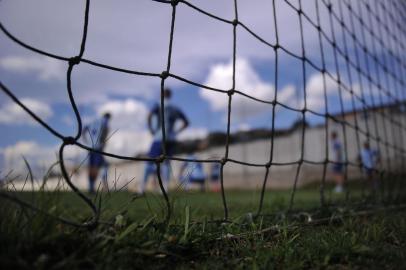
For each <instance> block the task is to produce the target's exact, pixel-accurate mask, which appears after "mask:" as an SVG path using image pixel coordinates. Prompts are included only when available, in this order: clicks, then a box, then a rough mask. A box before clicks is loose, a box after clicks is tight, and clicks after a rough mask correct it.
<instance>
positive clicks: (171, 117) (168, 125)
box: [150, 101, 187, 141]
mask: <svg viewBox="0 0 406 270" xmlns="http://www.w3.org/2000/svg"><path fill="white" fill-rule="evenodd" d="M160 108H161V107H160V106H159V105H158V104H157V105H155V106H154V107H153V108H152V110H151V115H152V118H153V120H154V121H155V124H154V126H150V129H151V130H152V132H153V134H154V136H155V139H156V140H161V139H162V131H161V128H162V121H161V109H160ZM164 116H165V133H166V139H167V140H169V141H171V140H175V137H176V130H175V125H176V122H177V121H178V120H181V121H184V122H187V118H186V116H185V115H184V114H183V112H182V111H181V110H180V109H179V108H178V107H176V106H174V105H171V104H170V103H169V102H168V101H166V102H165V109H164Z"/></svg>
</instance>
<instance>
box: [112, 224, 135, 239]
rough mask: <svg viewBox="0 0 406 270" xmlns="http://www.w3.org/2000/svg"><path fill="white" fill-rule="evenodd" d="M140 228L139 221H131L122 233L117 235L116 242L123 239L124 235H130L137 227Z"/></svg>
mask: <svg viewBox="0 0 406 270" xmlns="http://www.w3.org/2000/svg"><path fill="white" fill-rule="evenodd" d="M137 228H138V223H137V222H133V223H131V224H130V225H129V226H128V227H127V228H126V229H125V230H124V231H123V232H122V233H120V234H119V235H118V236H117V237H116V242H119V241H121V240H122V239H123V238H124V237H126V236H127V235H129V234H130V233H131V232H133V231H134V230H135V229H137Z"/></svg>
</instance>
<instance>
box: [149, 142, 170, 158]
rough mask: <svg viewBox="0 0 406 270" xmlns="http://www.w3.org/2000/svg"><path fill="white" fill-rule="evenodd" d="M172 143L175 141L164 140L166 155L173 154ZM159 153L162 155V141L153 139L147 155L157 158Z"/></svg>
mask: <svg viewBox="0 0 406 270" xmlns="http://www.w3.org/2000/svg"><path fill="white" fill-rule="evenodd" d="M174 145H175V142H170V141H168V142H166V154H167V155H168V156H172V155H173V150H174ZM160 155H162V141H154V142H153V143H152V144H151V148H150V149H149V152H148V157H150V158H157V157H159V156H160Z"/></svg>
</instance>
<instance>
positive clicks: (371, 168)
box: [360, 141, 379, 191]
mask: <svg viewBox="0 0 406 270" xmlns="http://www.w3.org/2000/svg"><path fill="white" fill-rule="evenodd" d="M360 156H361V163H362V167H363V169H364V172H365V174H366V176H367V180H368V182H369V183H370V184H371V185H372V188H373V191H376V190H377V189H378V180H377V179H376V176H375V175H376V171H377V166H378V163H379V152H378V151H377V150H374V149H372V148H371V147H370V145H369V142H368V141H366V142H364V147H363V148H362V150H361V155H360Z"/></svg>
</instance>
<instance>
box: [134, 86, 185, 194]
mask: <svg viewBox="0 0 406 270" xmlns="http://www.w3.org/2000/svg"><path fill="white" fill-rule="evenodd" d="M171 97H172V92H171V90H170V89H169V88H166V89H165V90H164V98H165V102H164V104H165V105H164V106H165V107H164V117H165V119H164V122H165V135H166V144H165V151H166V156H172V155H173V153H174V149H175V146H176V135H177V134H178V133H180V132H182V131H183V130H184V129H185V128H187V127H188V126H189V121H188V119H187V118H186V116H185V114H184V113H183V112H182V111H181V110H180V109H179V108H178V107H176V106H175V105H172V103H171ZM162 122H163V121H162V119H161V106H160V105H159V104H156V105H155V106H154V107H153V108H152V109H151V111H150V113H149V115H148V129H149V131H150V132H151V134H152V135H153V136H154V140H153V142H152V145H151V147H150V150H149V153H148V156H149V157H151V158H157V157H159V156H160V155H162V154H163V152H162V144H163V141H162V140H163V138H162ZM178 123H181V125H180V126H179V125H178ZM154 174H156V165H155V164H154V163H152V162H147V164H146V166H145V172H144V179H143V181H142V182H141V188H140V191H141V193H144V191H145V186H146V184H147V182H148V179H149V177H150V176H151V175H154ZM161 176H162V181H163V185H164V188H165V190H167V186H168V184H169V178H170V169H169V161H168V160H165V162H164V163H163V164H162V166H161Z"/></svg>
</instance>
